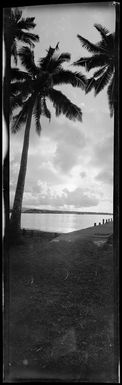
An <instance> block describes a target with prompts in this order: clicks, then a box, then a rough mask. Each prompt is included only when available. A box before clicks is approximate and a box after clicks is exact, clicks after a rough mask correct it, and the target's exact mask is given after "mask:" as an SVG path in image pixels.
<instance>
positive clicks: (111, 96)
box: [107, 74, 115, 117]
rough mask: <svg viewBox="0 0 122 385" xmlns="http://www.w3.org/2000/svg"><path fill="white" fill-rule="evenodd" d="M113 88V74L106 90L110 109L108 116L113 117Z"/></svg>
mask: <svg viewBox="0 0 122 385" xmlns="http://www.w3.org/2000/svg"><path fill="white" fill-rule="evenodd" d="M114 87H115V74H114V75H113V77H112V79H111V81H110V84H109V86H108V89H107V94H108V102H109V108H110V116H111V117H112V116H113V113H114Z"/></svg>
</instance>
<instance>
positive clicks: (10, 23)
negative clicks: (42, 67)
mask: <svg viewBox="0 0 122 385" xmlns="http://www.w3.org/2000/svg"><path fill="white" fill-rule="evenodd" d="M34 20H35V18H34V17H31V18H28V17H27V18H25V19H24V18H23V17H22V11H20V10H19V9H18V8H16V9H13V10H12V9H11V8H5V9H4V12H3V37H4V45H5V75H4V88H3V112H4V118H5V123H6V128H7V134H8V137H9V117H10V116H9V107H10V70H11V56H13V58H14V61H15V63H16V64H17V41H20V42H22V43H23V42H24V43H26V44H29V45H30V46H32V47H34V43H35V42H37V41H39V37H38V36H37V35H35V34H34V33H30V32H28V31H29V30H30V29H33V28H34V27H35V25H36V24H35V23H34ZM3 168H4V172H3V189H4V203H5V234H6V236H7V227H8V215H9V195H8V190H9V186H8V183H9V182H8V181H9V175H8V173H9V171H8V170H9V152H7V154H6V157H5V159H4V166H3Z"/></svg>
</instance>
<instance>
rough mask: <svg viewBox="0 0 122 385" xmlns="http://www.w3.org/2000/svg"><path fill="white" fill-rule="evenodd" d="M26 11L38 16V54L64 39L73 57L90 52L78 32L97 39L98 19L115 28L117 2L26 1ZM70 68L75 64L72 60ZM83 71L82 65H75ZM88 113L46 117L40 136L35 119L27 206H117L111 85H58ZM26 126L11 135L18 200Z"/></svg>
mask: <svg viewBox="0 0 122 385" xmlns="http://www.w3.org/2000/svg"><path fill="white" fill-rule="evenodd" d="M22 10H23V17H29V16H30V17H31V16H35V22H36V28H35V29H34V30H33V32H35V33H37V34H38V35H39V36H40V42H39V43H37V44H36V48H35V60H36V62H37V63H38V59H39V58H40V57H43V56H45V54H46V49H48V48H49V46H50V45H51V46H52V47H55V45H56V44H57V42H60V44H59V48H60V52H61V53H62V52H69V53H71V62H70V64H71V63H72V62H73V61H76V60H77V59H78V58H80V57H81V56H87V55H88V53H87V50H86V49H84V48H82V46H81V43H80V41H79V39H78V38H77V34H80V35H82V36H83V37H85V38H87V39H89V40H91V41H92V42H94V43H96V42H97V41H99V40H100V34H99V32H98V31H97V30H96V29H95V27H94V24H95V23H97V24H101V25H102V26H104V27H107V29H109V31H110V32H114V30H115V7H114V5H113V4H112V3H110V2H109V3H108V4H105V5H104V6H103V5H102V6H100V5H95V6H94V5H93V4H88V5H85V4H84V5H83V4H78V5H76V4H74V5H58V4H57V5H53V6H52V5H50V6H42V5H41V6H36V7H24V8H22ZM69 68H70V69H72V67H70V66H69ZM75 70H78V71H80V72H82V73H83V69H82V67H75ZM58 88H59V89H60V90H61V91H62V92H63V93H65V95H66V96H68V97H69V98H70V99H71V101H72V102H74V103H75V104H77V105H78V106H79V107H80V108H81V109H82V113H83V122H82V123H80V122H77V121H76V122H72V121H70V120H68V119H67V118H65V116H63V115H61V116H60V117H55V111H54V109H53V107H52V106H51V103H50V102H48V106H49V107H50V109H51V113H52V118H51V122H50V123H49V121H48V120H47V119H46V118H44V117H43V118H41V126H42V132H41V136H40V137H39V136H38V135H37V134H36V132H35V124H34V120H32V126H31V135H30V146H29V155H28V166H27V175H26V182H25V192H24V198H23V206H26V207H40V208H50V209H51V208H56V209H74V210H75V209H77V210H81V211H101V212H102V211H106V212H113V130H114V121H113V118H112V119H111V118H110V114H109V108H108V100H107V94H106V88H105V90H104V91H102V92H101V93H100V94H99V95H98V96H97V97H94V92H93V91H92V92H91V93H89V94H88V95H85V93H84V92H83V91H82V90H80V89H76V88H73V87H72V86H69V85H68V86H60V87H58ZM23 135H24V127H23V129H22V130H21V132H19V133H18V134H16V135H13V134H12V135H11V138H10V191H11V203H12V202H13V198H14V193H15V187H16V182H17V176H18V171H19V164H20V156H21V151H22V145H23Z"/></svg>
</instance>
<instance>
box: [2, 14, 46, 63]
mask: <svg viewBox="0 0 122 385" xmlns="http://www.w3.org/2000/svg"><path fill="white" fill-rule="evenodd" d="M34 20H35V17H27V18H23V17H22V11H21V10H20V9H18V8H15V9H12V8H8V9H5V13H4V36H5V43H6V42H7V46H8V45H9V47H10V51H11V52H10V53H11V55H13V57H14V60H15V63H16V64H17V41H20V42H22V43H26V44H29V45H30V46H31V47H33V48H34V43H36V42H38V41H39V36H38V35H36V34H34V33H31V32H29V30H30V29H33V28H34V27H35V26H36V24H35V23H34Z"/></svg>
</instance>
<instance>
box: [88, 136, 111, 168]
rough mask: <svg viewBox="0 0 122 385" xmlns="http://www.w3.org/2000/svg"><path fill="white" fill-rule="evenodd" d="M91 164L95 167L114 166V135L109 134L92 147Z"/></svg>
mask: <svg viewBox="0 0 122 385" xmlns="http://www.w3.org/2000/svg"><path fill="white" fill-rule="evenodd" d="M92 151H93V152H92V159H91V161H90V163H91V165H95V167H96V168H97V167H101V166H102V167H103V166H105V167H106V168H107V169H112V168H113V136H112V135H111V136H108V137H107V138H105V139H102V140H101V142H98V143H97V145H95V146H94V148H93V149H92Z"/></svg>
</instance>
